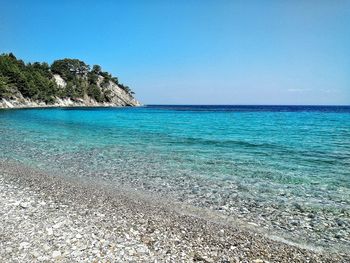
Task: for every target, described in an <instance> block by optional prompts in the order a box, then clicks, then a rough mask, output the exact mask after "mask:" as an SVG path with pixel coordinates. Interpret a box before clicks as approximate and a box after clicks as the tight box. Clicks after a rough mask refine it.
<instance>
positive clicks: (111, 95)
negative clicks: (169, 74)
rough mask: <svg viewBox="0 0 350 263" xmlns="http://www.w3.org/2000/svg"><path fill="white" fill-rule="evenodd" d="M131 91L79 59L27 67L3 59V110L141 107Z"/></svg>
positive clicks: (0, 93)
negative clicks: (24, 108)
mask: <svg viewBox="0 0 350 263" xmlns="http://www.w3.org/2000/svg"><path fill="white" fill-rule="evenodd" d="M139 105H140V103H139V102H138V101H137V100H136V99H135V98H134V93H133V92H132V91H131V89H130V88H129V87H128V86H126V85H123V84H120V83H119V82H118V79H117V78H116V77H113V76H112V75H111V74H109V73H108V72H103V71H102V70H101V67H100V66H98V65H94V66H93V67H92V69H90V66H89V65H87V64H85V63H84V62H83V61H80V60H78V59H63V60H56V61H54V62H53V64H52V65H51V66H49V65H48V64H47V63H45V62H44V63H39V62H35V63H28V64H25V63H24V62H23V61H22V60H18V59H17V58H16V57H15V56H14V55H13V54H11V53H10V54H3V55H1V56H0V108H23V107H74V106H139Z"/></svg>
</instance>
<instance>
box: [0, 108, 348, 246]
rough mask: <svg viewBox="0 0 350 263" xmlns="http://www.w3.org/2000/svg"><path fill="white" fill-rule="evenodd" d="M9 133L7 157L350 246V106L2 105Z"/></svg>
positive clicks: (1, 147) (4, 133) (0, 153)
mask: <svg viewBox="0 0 350 263" xmlns="http://www.w3.org/2000/svg"><path fill="white" fill-rule="evenodd" d="M0 138H1V144H0V158H10V159H17V160H20V161H23V162H25V163H28V164H30V165H33V166H36V167H40V168H42V169H46V170H56V171H61V172H63V173H66V174H70V175H73V176H79V177H90V178H99V179H100V178H102V179H103V180H108V181H110V182H111V183H115V184H120V183H122V184H126V185H131V186H133V187H135V188H138V189H142V190H146V191H149V192H158V193H160V194H162V195H164V196H167V197H170V198H172V199H174V200H177V201H181V202H184V203H188V204H191V205H195V206H198V207H205V208H209V209H212V210H215V211H217V212H218V213H222V214H224V215H227V216H229V217H235V218H239V219H240V220H242V221H245V222H249V223H251V224H253V225H255V224H256V225H257V227H259V228H263V229H265V231H266V232H268V233H271V234H277V235H280V236H283V237H285V238H288V239H291V240H294V241H298V242H301V241H302V242H307V243H310V244H313V245H320V246H323V247H326V248H329V247H332V248H334V249H337V248H338V247H344V246H346V247H349V246H350V107H305V106H148V107H141V108H80V109H70V108H66V109H53V108H52V109H23V110H1V111H0Z"/></svg>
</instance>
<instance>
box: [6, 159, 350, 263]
mask: <svg viewBox="0 0 350 263" xmlns="http://www.w3.org/2000/svg"><path fill="white" fill-rule="evenodd" d="M0 168H1V169H0V170H1V174H0V188H1V202H2V207H3V208H2V212H1V219H2V222H4V225H3V226H2V228H1V231H2V233H1V239H2V240H1V242H0V243H1V244H2V246H4V247H0V248H1V249H0V251H2V252H0V253H1V254H0V257H1V258H3V259H6V260H9V261H12V260H15V259H18V258H20V259H22V261H30V260H36V261H40V260H42V261H45V260H46V261H47V260H52V259H54V260H58V259H60V260H61V262H72V261H73V262H75V261H88V262H90V261H92V260H95V259H96V260H99V261H107V260H112V261H113V260H114V261H123V260H124V261H126V262H128V261H132V260H135V261H143V262H154V261H155V260H159V261H160V262H195V261H197V262H305V261H306V260H309V262H345V261H346V260H349V259H350V255H346V254H343V255H341V254H331V253H326V252H322V251H312V250H308V249H303V248H299V247H295V246H293V245H290V244H286V243H282V242H279V241H276V240H272V239H270V238H267V237H266V236H264V235H262V234H261V233H257V232H254V231H251V230H248V229H241V228H239V227H238V226H229V225H226V224H220V223H217V222H214V221H212V220H209V219H206V218H202V217H198V216H195V215H189V214H186V213H181V212H179V211H177V209H174V207H172V204H163V205H161V202H160V201H159V200H155V202H152V201H150V200H146V199H144V198H141V196H137V194H133V193H130V192H128V191H125V189H120V190H118V189H115V188H113V189H112V190H111V189H107V188H106V187H103V186H100V185H91V184H90V183H89V182H84V181H81V180H79V179H74V178H62V177H55V176H52V175H50V174H47V173H44V172H42V171H39V170H35V169H33V168H29V167H27V166H24V165H22V164H19V163H17V162H12V161H0ZM23 219H24V220H23ZM14 225H17V226H18V228H17V227H16V228H17V229H16V228H14ZM225 260H226V261H225Z"/></svg>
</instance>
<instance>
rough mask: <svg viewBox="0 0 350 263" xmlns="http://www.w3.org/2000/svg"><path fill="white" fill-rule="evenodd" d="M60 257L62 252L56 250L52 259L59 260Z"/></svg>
mask: <svg viewBox="0 0 350 263" xmlns="http://www.w3.org/2000/svg"><path fill="white" fill-rule="evenodd" d="M60 256H61V252H60V251H57V250H55V251H54V252H52V258H58V257H60Z"/></svg>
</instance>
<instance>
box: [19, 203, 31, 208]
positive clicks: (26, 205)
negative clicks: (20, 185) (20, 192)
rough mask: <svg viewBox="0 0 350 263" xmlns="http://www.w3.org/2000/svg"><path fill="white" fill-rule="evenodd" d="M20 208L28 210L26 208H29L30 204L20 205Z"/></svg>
mask: <svg viewBox="0 0 350 263" xmlns="http://www.w3.org/2000/svg"><path fill="white" fill-rule="evenodd" d="M19 206H20V207H22V208H24V209H26V208H28V207H29V203H26V202H22V203H20V204H19Z"/></svg>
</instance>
